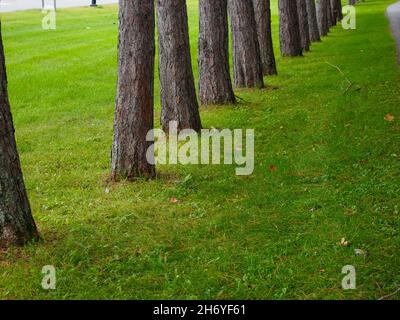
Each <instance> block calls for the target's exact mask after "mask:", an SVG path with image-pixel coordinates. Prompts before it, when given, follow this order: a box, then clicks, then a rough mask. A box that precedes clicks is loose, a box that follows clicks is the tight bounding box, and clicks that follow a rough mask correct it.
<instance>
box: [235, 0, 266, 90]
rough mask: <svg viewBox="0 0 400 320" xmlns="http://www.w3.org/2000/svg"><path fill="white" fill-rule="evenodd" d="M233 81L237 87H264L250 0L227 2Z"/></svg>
mask: <svg viewBox="0 0 400 320" xmlns="http://www.w3.org/2000/svg"><path fill="white" fill-rule="evenodd" d="M228 7H229V14H230V17H231V30H232V49H233V79H234V83H235V86H237V87H247V88H252V87H258V88H262V87H263V86H264V81H263V70H262V62H261V55H260V45H259V43H258V35H257V27H256V21H255V17H254V7H253V2H252V0H229V3H228Z"/></svg>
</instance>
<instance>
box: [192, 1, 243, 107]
mask: <svg viewBox="0 0 400 320" xmlns="http://www.w3.org/2000/svg"><path fill="white" fill-rule="evenodd" d="M227 5H228V2H227V0H200V1H199V11H200V32H199V57H198V61H199V98H200V101H201V103H202V104H206V105H207V104H225V103H235V101H236V100H235V95H234V93H233V89H232V81H231V76H230V69H229V33H228V32H229V31H228V6H227Z"/></svg>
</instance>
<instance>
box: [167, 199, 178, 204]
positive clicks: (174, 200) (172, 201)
mask: <svg viewBox="0 0 400 320" xmlns="http://www.w3.org/2000/svg"><path fill="white" fill-rule="evenodd" d="M169 201H170V202H171V203H178V202H179V200H178V199H177V198H171V200H169Z"/></svg>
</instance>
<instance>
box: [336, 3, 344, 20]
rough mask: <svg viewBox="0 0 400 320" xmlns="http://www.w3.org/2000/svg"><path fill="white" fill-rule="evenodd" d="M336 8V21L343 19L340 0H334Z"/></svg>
mask: <svg viewBox="0 0 400 320" xmlns="http://www.w3.org/2000/svg"><path fill="white" fill-rule="evenodd" d="M336 3H337V8H338V21H342V20H343V12H342V0H336Z"/></svg>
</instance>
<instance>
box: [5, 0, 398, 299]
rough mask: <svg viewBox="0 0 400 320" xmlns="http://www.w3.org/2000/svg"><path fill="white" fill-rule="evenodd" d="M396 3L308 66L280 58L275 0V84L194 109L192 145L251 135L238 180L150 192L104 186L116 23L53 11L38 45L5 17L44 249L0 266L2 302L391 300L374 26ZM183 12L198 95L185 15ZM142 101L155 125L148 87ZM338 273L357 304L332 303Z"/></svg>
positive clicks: (23, 20) (187, 177)
mask: <svg viewBox="0 0 400 320" xmlns="http://www.w3.org/2000/svg"><path fill="white" fill-rule="evenodd" d="M393 2H394V1H392V0H369V1H366V2H364V3H361V4H360V5H358V7H357V30H344V29H342V28H341V27H339V26H338V27H336V28H334V29H332V31H331V33H330V34H329V36H328V37H325V38H324V39H323V41H322V42H321V43H317V44H313V46H312V49H311V52H309V53H307V54H305V57H302V58H292V59H290V58H286V59H282V58H279V57H278V56H279V48H278V44H279V41H278V34H279V32H278V15H277V1H276V0H275V1H272V4H273V32H274V41H275V46H276V54H277V60H278V61H277V63H278V68H279V70H278V72H279V76H277V77H269V78H268V77H267V78H265V80H266V84H267V88H266V89H264V90H236V94H237V95H238V96H240V97H241V98H242V99H244V100H246V101H247V102H243V101H242V102H241V103H239V104H238V105H236V106H225V107H209V108H202V109H201V116H202V119H203V125H204V127H206V128H209V127H212V126H213V127H216V128H231V129H235V128H254V129H255V134H256V137H255V156H256V159H255V171H254V173H253V175H251V176H249V177H238V176H236V175H235V166H182V165H179V166H162V167H159V168H157V170H158V174H159V176H158V178H157V179H156V180H154V181H151V182H146V181H138V182H135V183H125V182H122V183H118V184H112V185H107V183H106V179H107V176H108V173H109V161H110V150H111V142H112V130H113V111H114V99H115V91H116V66H117V59H116V54H117V52H116V49H117V29H118V16H117V6H115V5H111V6H104V7H99V8H97V9H93V8H77V9H60V10H59V11H58V13H57V30H53V31H43V30H42V29H41V19H42V17H43V15H42V13H41V12H40V11H38V10H36V11H35V10H32V11H26V12H18V13H9V14H3V15H2V27H3V37H4V46H5V53H6V60H7V71H8V78H9V94H10V100H11V104H12V111H13V114H14V120H15V126H16V132H17V140H18V146H19V151H20V153H21V160H22V165H23V170H24V175H25V179H26V184H27V188H28V192H29V196H30V201H31V204H32V208H33V213H34V217H35V219H36V222H37V224H38V227H39V228H40V232H41V234H42V236H43V238H44V240H45V241H44V242H42V243H39V244H35V245H29V246H28V247H26V248H23V249H20V248H12V249H9V250H8V251H7V252H0V298H2V299H13V298H33V299H56V298H57V299H59V298H61V299H64V298H65V299H72V298H83V299H89V298H100V299H106V298H116V299H149V298H152V299H158V298H161V299H172V298H173V299H176V298H178V299H197V298H201V299H360V298H362V299H375V298H379V297H380V296H383V295H385V294H388V293H391V292H393V291H395V290H396V288H397V285H399V284H400V273H399V266H400V236H399V228H400V214H399V211H400V163H399V160H400V125H399V123H400V109H399V106H400V81H399V80H400V77H399V75H400V73H399V68H398V66H397V65H396V58H395V45H394V42H393V40H392V38H391V35H390V32H389V24H388V21H387V19H386V17H385V16H384V10H385V8H386V7H387V6H388V5H389V4H391V3H393ZM188 11H189V20H190V34H191V45H192V56H193V66H194V70H195V77H196V78H197V62H196V61H197V54H196V51H197V50H196V47H197V33H198V10H197V0H188ZM328 63H330V64H333V65H337V66H339V67H340V68H341V70H343V72H344V73H345V75H346V77H347V78H348V79H350V81H351V82H352V83H353V86H352V87H351V88H350V89H349V90H347V91H346V88H347V87H348V83H347V81H346V79H345V77H344V76H343V75H342V74H341V73H339V72H338V71H337V70H336V69H335V68H333V67H332V66H330V65H329V64H328ZM156 77H157V78H158V75H156ZM155 95H156V118H157V119H156V124H157V126H158V123H159V121H158V117H159V111H160V102H159V83H158V81H156V88H155ZM388 113H391V114H392V115H394V117H395V118H394V121H391V122H389V121H385V120H384V117H385V115H386V114H388ZM271 165H273V166H276V167H277V170H276V171H274V170H270V167H271ZM106 188H108V189H109V191H110V192H109V193H107V192H105V189H106ZM173 197H174V198H177V199H178V200H179V201H178V203H171V201H170V199H171V198H173ZM341 238H345V239H346V240H348V241H349V242H350V245H349V246H347V247H344V246H341V245H340V241H341ZM355 249H362V250H364V251H365V252H366V253H367V254H366V255H363V256H356V255H355ZM44 265H54V266H55V267H56V270H57V289H56V290H50V291H46V290H43V289H42V287H41V280H42V276H43V275H42V274H41V270H42V267H43V266H44ZM345 265H353V266H355V268H356V271H357V288H356V290H343V289H342V287H341V282H342V278H343V277H344V275H343V274H342V273H341V270H342V267H343V266H345ZM395 298H396V297H395ZM397 298H398V296H397Z"/></svg>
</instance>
